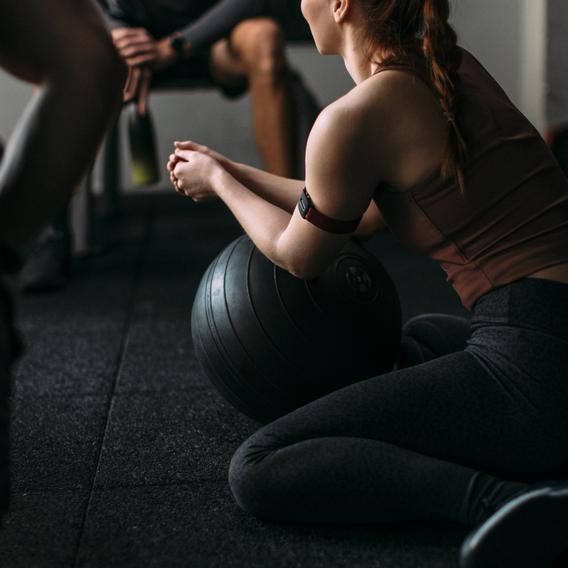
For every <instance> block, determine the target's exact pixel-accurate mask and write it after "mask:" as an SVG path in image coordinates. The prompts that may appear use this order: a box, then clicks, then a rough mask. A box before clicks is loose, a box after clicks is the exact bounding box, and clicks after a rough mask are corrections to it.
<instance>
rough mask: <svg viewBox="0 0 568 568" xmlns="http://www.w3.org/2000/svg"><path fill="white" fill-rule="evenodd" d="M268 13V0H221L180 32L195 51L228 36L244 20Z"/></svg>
mask: <svg viewBox="0 0 568 568" xmlns="http://www.w3.org/2000/svg"><path fill="white" fill-rule="evenodd" d="M267 13H268V3H267V1H266V0H221V1H220V2H218V3H217V4H216V5H215V6H213V7H212V8H211V9H210V10H208V11H207V12H205V14H203V15H202V16H201V17H200V18H198V19H197V20H195V21H194V22H192V23H191V24H189V25H188V26H187V27H185V28H184V29H182V30H179V34H180V35H181V36H182V37H183V38H184V39H185V41H186V42H187V43H188V44H189V46H190V48H191V51H192V52H194V51H197V50H199V49H201V48H203V47H207V46H209V45H212V44H213V43H215V42H216V41H217V40H219V39H221V38H222V37H226V36H228V35H229V33H230V32H231V31H232V29H233V28H234V27H235V26H236V25H237V24H239V23H240V22H242V21H243V20H246V19H248V18H257V17H259V16H264V15H266V14H267Z"/></svg>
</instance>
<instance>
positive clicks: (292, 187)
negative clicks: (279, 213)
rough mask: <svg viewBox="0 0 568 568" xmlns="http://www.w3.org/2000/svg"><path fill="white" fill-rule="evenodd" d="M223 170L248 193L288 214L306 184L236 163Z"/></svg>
mask: <svg viewBox="0 0 568 568" xmlns="http://www.w3.org/2000/svg"><path fill="white" fill-rule="evenodd" d="M225 168H226V169H227V171H228V172H229V173H230V174H231V175H232V176H233V177H234V178H235V179H236V180H238V181H239V182H240V183H241V184H242V185H244V186H245V187H247V188H248V189H249V190H250V191H252V192H254V193H255V194H256V195H258V196H259V197H262V198H263V199H265V200H266V201H269V202H270V203H272V204H273V205H276V206H277V207H279V208H280V209H284V211H287V212H288V213H292V212H293V211H294V209H295V207H296V205H297V203H298V200H299V199H300V194H301V193H302V189H303V188H304V187H305V184H306V182H305V181H303V180H299V179H289V178H285V177H281V176H277V175H274V174H271V173H269V172H266V171H264V170H260V169H258V168H254V167H252V166H248V165H246V164H241V163H238V162H230V163H228V164H226V165H225Z"/></svg>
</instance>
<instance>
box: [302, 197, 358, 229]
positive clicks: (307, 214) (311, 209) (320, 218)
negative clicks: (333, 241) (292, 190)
mask: <svg viewBox="0 0 568 568" xmlns="http://www.w3.org/2000/svg"><path fill="white" fill-rule="evenodd" d="M298 210H299V211H300V215H301V216H302V217H303V218H304V219H305V220H306V221H309V222H310V223H311V224H312V225H315V226H316V227H317V228H318V229H321V230H322V231H326V232H328V233H335V234H337V235H346V234H349V233H354V232H355V230H356V229H357V227H358V226H359V223H360V222H361V218H362V216H361V217H359V218H358V219H354V220H353V221H342V220H340V219H332V218H331V217H328V216H327V215H324V214H323V213H321V212H320V211H318V210H317V209H316V208H315V206H314V204H313V203H312V198H311V197H310V194H309V193H308V192H307V191H306V188H304V190H303V191H302V196H301V197H300V201H299V202H298Z"/></svg>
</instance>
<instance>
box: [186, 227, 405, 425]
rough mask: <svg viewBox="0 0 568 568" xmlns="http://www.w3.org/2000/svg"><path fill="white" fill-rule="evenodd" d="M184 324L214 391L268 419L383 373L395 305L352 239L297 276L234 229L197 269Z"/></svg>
mask: <svg viewBox="0 0 568 568" xmlns="http://www.w3.org/2000/svg"><path fill="white" fill-rule="evenodd" d="M191 330H192V336H193V343H194V347H195V352H196V356H197V359H198V361H199V363H200V364H201V366H202V368H203V370H204V371H205V374H206V375H207V376H208V377H209V379H210V380H211V382H212V383H213V384H214V386H215V387H216V388H217V390H218V391H219V392H220V393H221V395H222V396H223V397H224V398H225V399H226V400H227V401H229V402H230V403H231V404H232V405H234V406H235V407H236V408H237V409H239V410H240V411H242V412H244V413H245V414H246V415H248V416H250V417H251V418H254V419H256V420H259V421H261V422H268V421H270V420H273V419H275V418H277V417H278V416H281V415H283V414H286V413H287V412H290V411H291V410H294V409H296V408H298V407H299V406H302V405H303V404H306V403H307V402H310V401H312V400H314V399H316V398H318V397H320V396H322V395H324V394H327V393H329V392H331V391H334V390H336V389H338V388H340V387H343V386H346V385H349V384H351V383H354V382H357V381H360V380H362V379H365V378H368V377H372V376H375V375H378V374H381V373H384V372H386V371H389V370H391V369H392V367H393V365H394V362H395V360H396V357H397V354H398V349H399V346H400V334H401V311H400V302H399V298H398V294H397V291H396V288H395V286H394V284H393V282H392V280H391V278H390V277H389V275H388V274H387V272H386V270H385V269H384V268H383V266H382V265H381V263H380V262H379V261H378V259H377V258H376V257H374V256H373V255H372V254H371V253H369V252H368V251H366V250H365V249H364V248H363V247H362V246H361V245H359V244H357V243H356V242H355V241H350V242H349V243H348V245H347V246H346V247H345V248H344V249H343V251H342V252H341V254H340V255H339V256H338V258H337V259H336V260H335V262H334V263H333V264H332V265H331V266H330V267H329V268H328V269H327V270H326V271H325V272H324V273H323V274H322V275H321V276H319V277H318V278H316V279H313V280H302V279H299V278H295V277H294V276H292V275H291V274H289V273H288V272H286V271H285V270H282V269H280V268H278V267H276V266H275V265H274V264H272V263H271V262H270V261H269V260H268V259H267V258H266V257H265V256H263V255H262V253H260V251H259V250H258V249H257V248H256V247H255V246H254V244H253V243H252V241H251V240H250V239H249V238H248V237H247V236H243V237H240V238H238V239H237V240H236V241H234V242H233V243H231V244H230V245H229V246H228V247H227V248H226V249H225V250H223V251H222V252H221V253H220V254H219V256H218V257H217V258H216V259H215V260H214V261H213V263H212V264H211V266H210V267H209V268H208V270H207V271H206V272H205V275H204V276H203V278H202V280H201V284H200V285H199V289H198V291H197V295H196V297H195V301H194V304H193V311H192V315H191Z"/></svg>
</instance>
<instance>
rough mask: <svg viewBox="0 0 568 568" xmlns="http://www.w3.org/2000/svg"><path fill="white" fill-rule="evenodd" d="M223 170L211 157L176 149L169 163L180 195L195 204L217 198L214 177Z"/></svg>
mask: <svg viewBox="0 0 568 568" xmlns="http://www.w3.org/2000/svg"><path fill="white" fill-rule="evenodd" d="M220 169H222V166H221V164H219V162H218V161H217V160H215V159H214V158H212V157H211V156H208V155H206V154H204V153H202V152H196V151H193V150H181V149H176V151H175V153H174V154H172V155H171V156H170V160H169V161H168V170H169V172H170V179H171V181H172V184H173V186H174V187H175V189H176V191H177V192H178V193H179V194H180V195H185V196H186V197H190V198H191V199H193V201H195V202H200V201H207V200H210V199H214V198H215V197H217V195H216V193H215V190H214V188H213V183H212V180H213V176H214V174H215V173H216V172H218V171H219V170H220Z"/></svg>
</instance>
